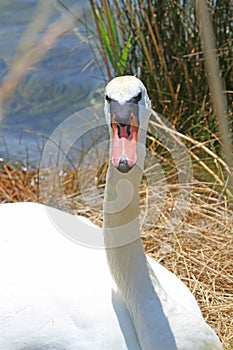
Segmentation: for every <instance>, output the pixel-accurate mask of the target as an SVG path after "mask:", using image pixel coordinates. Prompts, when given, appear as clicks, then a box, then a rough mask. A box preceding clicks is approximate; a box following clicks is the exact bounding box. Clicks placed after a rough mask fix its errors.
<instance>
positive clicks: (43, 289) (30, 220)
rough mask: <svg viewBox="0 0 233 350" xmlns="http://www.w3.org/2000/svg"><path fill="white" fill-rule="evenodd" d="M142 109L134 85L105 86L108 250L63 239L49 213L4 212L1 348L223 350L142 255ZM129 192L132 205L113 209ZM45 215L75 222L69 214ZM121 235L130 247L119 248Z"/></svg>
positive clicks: (26, 208)
mask: <svg viewBox="0 0 233 350" xmlns="http://www.w3.org/2000/svg"><path fill="white" fill-rule="evenodd" d="M127 101H129V102H134V107H133V109H132V105H131V108H129V106H130V105H126V104H125V102H127ZM140 105H144V106H146V107H149V106H150V101H149V98H148V96H147V92H146V89H145V87H144V85H143V84H142V82H141V81H140V80H139V79H137V78H135V77H132V76H124V77H118V78H115V79H113V80H112V81H111V82H110V83H109V84H108V85H107V87H106V104H105V113H106V118H107V120H108V123H109V129H110V134H111V136H112V142H111V147H110V153H111V154H110V156H111V159H110V162H109V169H108V174H107V181H106V182H107V183H106V191H105V205H104V230H103V234H104V240H105V243H106V245H108V246H110V248H107V249H106V252H105V251H104V250H97V249H91V248H87V247H82V246H80V245H78V244H75V243H74V242H72V241H71V240H69V239H67V238H66V237H65V236H64V235H61V234H60V232H59V230H58V228H57V227H55V225H54V224H53V223H52V222H51V221H50V219H49V216H48V215H47V213H46V210H45V208H46V207H45V206H42V205H39V204H35V203H16V204H2V205H1V206H0V215H1V219H0V220H1V221H0V224H1V233H0V350H52V349H53V350H87V349H88V350H90V349H93V350H98V349H101V350H103V349H111V350H112V349H130V350H137V349H138V350H139V349H142V350H152V349H153V350H156V349H158V350H175V349H179V350H217V349H219V350H220V349H222V346H221V344H220V341H219V339H218V337H217V336H216V334H215V332H214V331H213V330H212V329H211V328H210V327H209V326H208V325H207V324H206V323H205V321H204V319H203V317H202V315H201V312H200V309H199V307H198V305H197V303H196V301H195V299H194V297H193V295H192V294H191V292H190V291H189V290H188V288H187V287H186V286H185V285H184V284H183V283H182V282H181V281H180V280H179V279H178V278H177V277H176V276H175V275H173V274H172V273H171V272H169V271H168V270H166V269H165V268H163V267H162V266H161V265H160V264H158V263H157V262H156V261H154V260H152V259H150V258H148V257H146V256H145V254H144V251H143V248H142V244H141V240H140V238H139V223H138V218H137V217H138V186H139V183H140V180H141V175H142V171H141V170H140V167H141V166H138V165H140V164H139V163H140V162H143V151H140V149H139V147H138V148H137V147H136V141H143V142H145V132H143V131H141V129H142V128H143V127H146V125H147V119H148V118H147V117H146V116H144V115H143V114H142V112H141V109H140V108H139V107H138V106H140ZM127 106H128V107H127ZM143 118H144V119H143ZM128 123H130V124H129V125H130V126H127V125H126V124H128ZM138 129H139V130H138ZM143 139H144V140H143ZM135 164H136V165H135ZM131 168H132V169H131ZM130 169H131V170H130ZM120 180H123V181H120ZM119 181H120V182H119ZM129 183H130V185H129ZM117 184H118V187H117V189H116V185H117ZM127 186H129V187H130V188H131V190H130V191H131V192H130V193H131V195H132V200H131V201H130V202H129V203H128V205H125V206H124V208H123V209H122V210H119V203H123V201H124V200H125V197H127V191H128V187H127ZM116 190H117V196H118V197H116ZM49 210H50V212H52V213H54V215H55V216H56V215H57V216H58V217H59V219H60V220H61V221H62V222H63V223H65V224H66V225H67V226H70V225H72V224H73V222H74V220H73V218H74V217H73V216H72V215H70V214H68V213H65V212H62V211H59V210H57V209H52V208H50V209H49ZM83 224H84V223H83V222H82V221H81V220H80V222H79V226H77V229H79V227H83ZM76 225H77V221H76ZM92 227H93V230H94V226H92ZM89 229H90V227H89ZM119 236H121V239H123V241H125V240H126V241H127V240H128V241H131V243H128V244H126V245H121V246H118V241H119ZM122 237H123V238H122ZM121 239H120V240H121ZM123 241H122V242H123ZM111 247H112V248H111ZM110 271H111V273H110Z"/></svg>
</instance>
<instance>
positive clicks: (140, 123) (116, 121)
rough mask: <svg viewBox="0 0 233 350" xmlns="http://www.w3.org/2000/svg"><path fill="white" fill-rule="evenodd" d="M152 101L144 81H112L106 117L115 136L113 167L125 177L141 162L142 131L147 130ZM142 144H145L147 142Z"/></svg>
mask: <svg viewBox="0 0 233 350" xmlns="http://www.w3.org/2000/svg"><path fill="white" fill-rule="evenodd" d="M150 107H151V103H150V99H149V97H148V95H147V91H146V88H145V86H144V85H143V83H142V82H141V80H139V79H138V78H136V77H134V76H130V75H126V76H121V77H117V78H114V79H112V80H111V81H110V82H109V83H108V85H107V86H106V89H105V116H106V120H107V123H108V125H109V128H110V133H111V139H112V144H111V158H112V164H113V166H114V167H115V168H117V169H118V170H119V171H120V172H122V173H127V172H129V170H130V169H132V168H133V166H134V165H135V164H136V162H137V144H138V142H139V135H144V139H145V132H144V133H140V129H141V130H142V129H144V130H145V129H147V124H148V117H149V114H150V113H149V112H148V111H149V110H150ZM144 139H143V140H140V142H144V143H145V140H144Z"/></svg>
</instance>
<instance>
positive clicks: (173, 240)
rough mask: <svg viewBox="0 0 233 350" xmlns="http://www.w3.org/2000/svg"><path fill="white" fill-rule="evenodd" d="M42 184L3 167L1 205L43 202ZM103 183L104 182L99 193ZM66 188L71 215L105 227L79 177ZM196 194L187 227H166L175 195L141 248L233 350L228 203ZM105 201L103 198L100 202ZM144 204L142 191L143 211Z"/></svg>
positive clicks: (202, 191)
mask: <svg viewBox="0 0 233 350" xmlns="http://www.w3.org/2000/svg"><path fill="white" fill-rule="evenodd" d="M98 176H99V177H101V176H102V174H98ZM38 179H39V178H38V172H37V171H36V170H35V171H28V170H27V169H26V168H24V167H21V166H19V165H18V167H15V166H11V165H10V164H5V165H4V166H3V167H2V168H1V170H0V202H1V203H4V202H16V201H37V202H38V201H40V198H39V191H38ZM40 180H41V181H46V178H41V179H40ZM102 182H103V180H102V179H100V184H99V186H100V187H101V183H102ZM62 183H63V184H64V186H63V188H64V193H66V196H67V198H68V201H69V202H72V211H73V212H76V213H77V212H78V213H81V214H83V215H85V216H87V217H89V218H90V219H91V220H92V221H94V222H95V223H97V224H98V225H101V223H102V212H101V209H100V208H101V204H100V205H97V206H96V207H95V208H93V207H91V206H88V205H85V203H82V201H80V197H79V194H78V187H77V183H78V181H77V175H76V174H75V172H68V173H67V174H65V176H63V177H62ZM92 190H93V189H90V192H91V191H92ZM192 192H193V193H192V202H191V204H190V206H189V209H188V211H187V213H186V215H185V217H184V219H183V221H182V222H181V223H180V224H179V225H178V227H176V228H175V229H174V230H172V231H171V230H170V231H168V230H167V229H166V227H168V221H169V215H170V212H171V208H172V205H173V201H174V193H173V194H171V195H170V196H168V197H167V199H166V205H165V207H164V209H163V211H162V212H161V214H160V216H159V217H158V218H157V219H156V222H154V220H155V218H154V216H153V213H152V214H150V211H149V214H148V218H147V221H146V223H145V225H144V227H143V243H144V246H145V250H146V252H147V253H148V254H150V255H151V256H152V257H153V258H155V259H156V260H158V261H159V262H160V263H161V264H162V265H164V266H165V267H166V268H168V269H169V270H171V271H172V272H174V273H175V274H176V275H177V276H179V278H180V279H182V280H183V281H184V283H186V284H187V286H188V287H189V288H190V290H191V291H192V292H193V294H194V295H195V297H196V299H197V300H198V303H199V305H200V307H201V310H202V312H203V315H204V317H205V319H206V321H207V322H208V323H209V324H210V325H211V327H213V328H214V329H215V330H216V332H217V334H218V335H219V337H220V339H221V341H222V342H223V345H224V348H225V349H226V350H230V349H233V276H232V271H233V259H232V257H233V225H232V222H233V211H232V210H231V209H230V208H229V205H228V202H227V200H226V199H221V200H219V199H218V196H217V194H216V192H215V191H213V190H212V189H211V188H210V186H208V185H207V184H204V183H200V182H196V183H195V184H194V186H193V190H192ZM155 195H156V191H155ZM101 197H102V195H101V194H100V196H99V199H100V202H101ZM144 198H145V188H144V185H143V186H142V189H141V203H142V206H143V203H144Z"/></svg>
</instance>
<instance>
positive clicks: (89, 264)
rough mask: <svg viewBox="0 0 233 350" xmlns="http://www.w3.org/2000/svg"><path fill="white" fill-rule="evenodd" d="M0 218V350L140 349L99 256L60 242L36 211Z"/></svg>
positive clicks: (15, 207)
mask: <svg viewBox="0 0 233 350" xmlns="http://www.w3.org/2000/svg"><path fill="white" fill-rule="evenodd" d="M54 210H56V209H54ZM0 215H1V227H2V228H3V227H4V230H3V229H2V230H1V233H0V245H1V248H0V250H1V252H0V281H1V284H0V350H32V349H33V350H36V349H38V350H39V349H40V350H42V349H46V350H49V349H56V350H60V349H61V350H68V349H69V350H77V349H80V350H81V349H91V348H95V349H111V348H114V347H113V344H115V345H116V347H115V348H117V349H127V348H128V347H127V346H126V344H127V343H129V344H131V347H129V349H130V348H132V349H140V348H139V346H138V341H137V338H136V336H135V333H134V329H133V326H132V324H131V321H130V318H129V315H128V311H127V310H126V308H125V306H124V304H123V303H122V302H121V300H120V298H119V297H118V295H117V293H115V292H114V291H113V289H112V288H113V287H114V285H113V281H112V278H111V276H110V273H109V271H108V267H107V262H106V258H105V254H104V251H103V250H97V249H89V248H85V247H82V246H80V245H78V244H76V243H74V242H72V241H70V240H69V239H67V238H66V237H64V236H63V235H62V234H61V233H60V232H58V230H57V228H56V227H55V226H54V225H53V224H52V223H51V222H50V220H49V217H48V215H47V214H46V211H45V210H44V208H43V206H42V205H39V204H35V203H17V204H4V205H1V206H0ZM59 215H60V216H61V218H62V220H65V221H67V223H68V222H69V219H70V215H69V214H66V213H64V212H59ZM121 327H123V328H124V331H125V334H124V333H123V331H122V330H121Z"/></svg>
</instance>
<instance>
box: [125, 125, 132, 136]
mask: <svg viewBox="0 0 233 350" xmlns="http://www.w3.org/2000/svg"><path fill="white" fill-rule="evenodd" d="M126 131H127V135H128V137H129V136H130V133H131V132H130V125H129V124H128V125H127V128H126Z"/></svg>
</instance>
